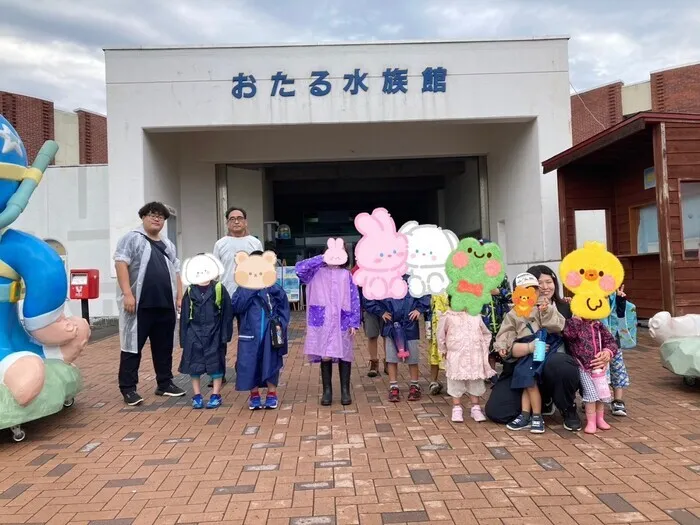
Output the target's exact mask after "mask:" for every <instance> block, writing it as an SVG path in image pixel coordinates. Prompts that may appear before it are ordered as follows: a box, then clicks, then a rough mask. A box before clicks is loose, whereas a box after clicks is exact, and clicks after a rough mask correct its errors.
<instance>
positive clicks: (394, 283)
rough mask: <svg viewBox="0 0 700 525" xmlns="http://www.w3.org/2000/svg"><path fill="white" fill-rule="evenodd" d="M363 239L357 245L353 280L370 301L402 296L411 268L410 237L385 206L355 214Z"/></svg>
mask: <svg viewBox="0 0 700 525" xmlns="http://www.w3.org/2000/svg"><path fill="white" fill-rule="evenodd" d="M355 228H357V231H359V232H360V233H361V234H362V238H361V239H360V240H359V242H358V243H357V246H355V259H356V261H357V266H358V269H357V271H356V272H355V273H354V274H353V282H354V283H355V284H356V285H357V286H360V287H362V294H363V295H364V296H365V298H366V299H369V300H380V299H388V298H392V299H403V298H404V297H406V293H407V291H408V285H407V284H406V281H404V280H403V276H404V274H405V273H406V271H407V269H408V267H407V265H406V259H407V258H408V239H407V238H406V235H404V234H403V233H400V232H397V231H396V225H395V224H394V219H392V218H391V215H389V212H388V211H387V210H385V209H384V208H377V209H376V210H374V211H373V212H372V214H369V213H360V214H359V215H358V216H357V217H355Z"/></svg>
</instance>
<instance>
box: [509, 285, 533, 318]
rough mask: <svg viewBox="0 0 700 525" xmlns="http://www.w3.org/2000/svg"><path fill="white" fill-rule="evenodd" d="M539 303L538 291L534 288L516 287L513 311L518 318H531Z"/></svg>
mask: <svg viewBox="0 0 700 525" xmlns="http://www.w3.org/2000/svg"><path fill="white" fill-rule="evenodd" d="M536 303H537V290H536V289H535V288H532V287H524V286H516V288H515V290H513V310H515V313H516V314H517V315H518V317H530V314H531V313H532V309H533V308H534V307H535V304H536Z"/></svg>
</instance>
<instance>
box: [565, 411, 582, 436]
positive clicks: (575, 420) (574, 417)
mask: <svg viewBox="0 0 700 525" xmlns="http://www.w3.org/2000/svg"><path fill="white" fill-rule="evenodd" d="M564 428H565V429H566V430H568V431H569V432H578V431H579V430H581V418H579V417H578V413H577V411H576V405H574V406H572V407H571V408H570V409H569V410H567V411H566V413H565V414H564Z"/></svg>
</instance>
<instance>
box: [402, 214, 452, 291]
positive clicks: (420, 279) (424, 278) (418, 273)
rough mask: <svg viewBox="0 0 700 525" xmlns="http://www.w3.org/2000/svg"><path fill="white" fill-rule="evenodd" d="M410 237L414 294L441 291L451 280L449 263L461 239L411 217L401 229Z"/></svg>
mask: <svg viewBox="0 0 700 525" xmlns="http://www.w3.org/2000/svg"><path fill="white" fill-rule="evenodd" d="M399 233H403V234H404V235H405V236H406V237H407V238H408V260H407V261H406V262H407V264H408V275H409V278H408V291H409V293H410V294H411V297H416V298H420V297H423V296H424V295H438V294H441V293H444V292H445V290H447V285H448V283H449V281H448V279H447V274H445V263H446V262H447V258H448V257H449V255H450V253H452V251H454V250H455V249H456V248H457V244H458V243H459V239H458V238H457V236H456V235H455V234H454V233H452V232H451V231H450V230H444V229H442V228H440V227H439V226H436V225H435V224H418V223H417V222H416V221H409V222H407V223H406V224H404V225H403V226H401V229H400V230H399Z"/></svg>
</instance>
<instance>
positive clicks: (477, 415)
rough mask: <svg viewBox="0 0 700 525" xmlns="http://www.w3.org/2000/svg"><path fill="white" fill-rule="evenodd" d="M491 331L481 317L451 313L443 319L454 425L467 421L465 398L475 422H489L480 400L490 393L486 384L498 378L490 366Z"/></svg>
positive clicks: (440, 341) (441, 337) (440, 334)
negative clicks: (464, 406) (464, 396)
mask: <svg viewBox="0 0 700 525" xmlns="http://www.w3.org/2000/svg"><path fill="white" fill-rule="evenodd" d="M490 344H491V331H490V330H489V329H488V328H487V327H486V325H485V324H484V322H483V321H482V319H481V316H478V315H469V314H468V313H467V312H455V311H452V310H448V311H447V312H445V313H444V314H442V315H441V316H440V319H439V321H438V329H437V345H438V348H439V351H440V354H441V355H443V356H444V357H445V370H446V376H447V393H448V394H449V395H450V396H451V397H452V421H453V422H455V423H462V422H463V421H464V415H463V409H462V396H463V395H465V394H467V395H468V396H469V401H470V402H471V409H470V415H471V417H472V419H473V420H474V421H476V422H477V423H478V422H481V421H486V416H484V413H483V412H482V410H481V406H480V404H479V398H480V397H481V396H483V395H484V393H486V384H485V383H484V381H485V380H487V379H489V378H491V377H492V376H494V375H495V374H496V371H495V370H493V369H492V368H491V366H490V365H489V359H488V354H489V346H490Z"/></svg>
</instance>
